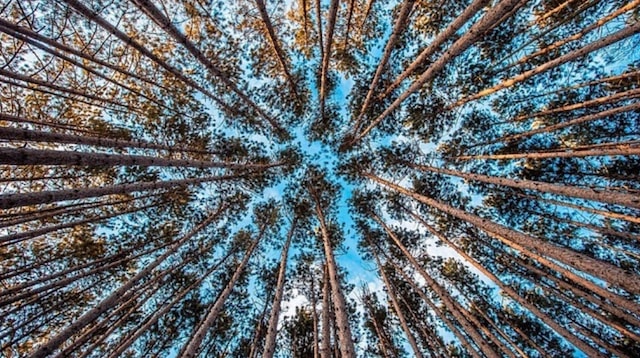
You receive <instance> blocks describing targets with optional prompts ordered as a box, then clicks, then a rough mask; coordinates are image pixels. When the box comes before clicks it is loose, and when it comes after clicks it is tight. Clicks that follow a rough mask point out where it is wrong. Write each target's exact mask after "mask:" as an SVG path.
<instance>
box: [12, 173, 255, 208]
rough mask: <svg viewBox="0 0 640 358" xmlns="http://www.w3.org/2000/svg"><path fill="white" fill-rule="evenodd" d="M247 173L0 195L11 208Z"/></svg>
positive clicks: (207, 180) (235, 176) (240, 175)
mask: <svg viewBox="0 0 640 358" xmlns="http://www.w3.org/2000/svg"><path fill="white" fill-rule="evenodd" d="M247 176H248V175H247V174H239V175H222V176H212V177H203V178H190V179H180V180H168V181H160V182H139V183H133V184H118V185H112V186H104V187H99V188H98V187H96V188H84V189H65V190H56V191H41V192H36V193H18V194H3V195H0V209H11V208H15V207H21V206H28V205H37V204H50V203H55V202H58V201H66V200H76V199H85V198H95V197H99V196H105V195H113V194H120V195H123V194H129V193H132V192H138V191H147V190H157V189H165V188H175V187H179V186H184V185H190V184H199V183H206V182H214V181H225V180H231V179H240V178H244V177H247Z"/></svg>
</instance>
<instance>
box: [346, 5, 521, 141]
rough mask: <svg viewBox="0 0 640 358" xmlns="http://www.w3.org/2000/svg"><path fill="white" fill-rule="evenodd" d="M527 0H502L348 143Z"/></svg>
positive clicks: (383, 117)
mask: <svg viewBox="0 0 640 358" xmlns="http://www.w3.org/2000/svg"><path fill="white" fill-rule="evenodd" d="M526 2H527V0H502V1H500V3H498V4H497V5H496V6H494V7H493V8H492V9H491V10H489V12H487V14H486V15H485V16H483V17H482V19H480V21H478V22H477V23H475V24H474V25H473V26H471V28H470V29H469V31H467V32H466V33H465V35H464V36H462V37H460V38H459V39H458V40H457V41H456V42H454V44H453V45H451V47H450V48H449V49H448V50H447V51H445V53H444V54H443V55H442V56H441V57H440V58H439V59H438V60H436V61H435V62H434V63H433V64H432V65H431V66H429V68H428V69H427V70H426V71H425V72H424V73H423V74H422V75H420V77H419V78H418V79H417V80H416V81H415V82H414V83H413V84H412V85H411V86H410V87H409V88H408V89H407V90H406V91H404V92H403V93H402V94H401V95H400V96H398V98H397V99H396V100H395V101H394V102H393V103H392V104H391V105H390V106H389V107H387V109H385V110H384V111H383V112H382V113H381V114H380V115H379V116H378V117H376V119H374V120H373V121H372V122H371V124H369V126H368V127H367V128H365V129H364V130H362V131H361V132H360V133H359V134H357V135H356V136H355V137H354V138H353V139H352V140H351V141H350V142H349V143H348V145H354V144H355V143H356V142H358V141H360V140H361V139H362V138H364V136H366V135H367V134H368V133H369V132H370V131H371V130H372V129H373V128H375V126H377V125H378V124H379V123H380V122H382V120H384V119H385V118H386V117H387V116H389V115H390V114H391V113H392V112H393V111H395V110H396V109H397V108H398V107H400V105H401V104H402V103H403V102H404V101H405V100H406V99H407V98H408V97H409V96H410V95H411V94H413V93H415V92H416V91H418V90H419V89H420V88H422V86H423V85H424V84H425V83H427V82H428V81H430V80H431V79H433V78H434V77H435V76H436V75H437V74H439V73H440V72H441V71H442V69H444V67H445V65H446V64H447V63H449V62H451V60H453V59H454V58H455V57H456V56H458V55H460V54H461V53H463V52H464V51H465V50H466V49H468V48H469V47H470V46H471V45H473V44H474V43H475V42H476V41H478V40H479V39H480V38H481V36H482V35H483V34H484V33H485V32H486V31H487V30H489V29H490V28H491V27H492V26H495V25H496V21H498V20H500V19H502V18H503V17H504V15H505V14H508V13H510V12H512V10H514V9H516V8H518V7H520V6H522V5H523V4H524V3H526Z"/></svg>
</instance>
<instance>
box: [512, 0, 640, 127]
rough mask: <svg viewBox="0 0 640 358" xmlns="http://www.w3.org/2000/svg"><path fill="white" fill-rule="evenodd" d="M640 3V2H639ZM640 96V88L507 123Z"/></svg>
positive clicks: (525, 116)
mask: <svg viewBox="0 0 640 358" xmlns="http://www.w3.org/2000/svg"><path fill="white" fill-rule="evenodd" d="M638 1H640V0H638ZM639 96H640V88H635V89H630V90H627V91H623V92H617V93H613V94H610V95H607V96H603V97H598V98H594V99H590V100H587V101H582V102H579V103H572V104H567V105H564V106H561V107H557V108H551V109H546V110H543V111H539V112H533V113H529V114H524V115H521V116H518V117H516V118H513V119H512V120H511V121H509V122H506V123H509V124H511V123H513V122H521V121H524V120H525V119H529V118H539V117H543V116H549V115H551V114H556V113H561V112H569V111H573V110H576V109H583V108H587V107H593V106H600V105H603V104H611V103H616V102H618V101H622V100H626V99H634V98H637V97H639Z"/></svg>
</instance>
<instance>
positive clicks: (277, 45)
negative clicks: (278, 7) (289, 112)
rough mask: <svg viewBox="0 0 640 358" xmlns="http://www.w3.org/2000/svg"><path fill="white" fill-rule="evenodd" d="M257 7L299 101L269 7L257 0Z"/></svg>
mask: <svg viewBox="0 0 640 358" xmlns="http://www.w3.org/2000/svg"><path fill="white" fill-rule="evenodd" d="M255 1H256V6H257V7H258V12H260V18H261V19H262V23H263V24H264V27H265V28H266V29H267V34H268V35H269V36H268V37H269V42H270V43H271V46H272V47H273V51H274V52H275V54H276V57H277V58H278V62H279V63H280V67H282V72H284V76H285V78H286V79H287V82H289V86H290V87H291V93H292V94H293V95H294V96H295V97H296V98H297V99H298V100H300V98H299V97H298V89H297V86H296V82H295V80H294V79H293V76H291V71H290V70H289V61H288V60H287V58H286V56H285V53H284V51H283V50H282V46H281V45H280V41H279V40H278V37H277V35H276V32H275V30H274V28H273V24H272V23H271V19H270V18H269V13H267V6H266V5H265V2H264V0H255ZM304 19H305V34H306V20H307V17H306V13H305V18H304Z"/></svg>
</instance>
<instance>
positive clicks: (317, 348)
mask: <svg viewBox="0 0 640 358" xmlns="http://www.w3.org/2000/svg"><path fill="white" fill-rule="evenodd" d="M310 280H311V307H312V310H311V315H312V317H313V358H318V357H319V356H320V344H319V343H320V337H319V336H320V332H318V307H317V302H316V287H315V283H314V282H315V280H316V279H315V278H314V277H313V275H312V276H311V277H310Z"/></svg>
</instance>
